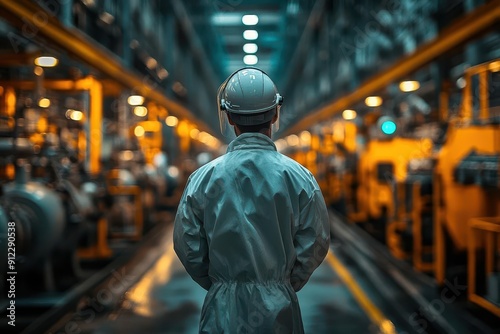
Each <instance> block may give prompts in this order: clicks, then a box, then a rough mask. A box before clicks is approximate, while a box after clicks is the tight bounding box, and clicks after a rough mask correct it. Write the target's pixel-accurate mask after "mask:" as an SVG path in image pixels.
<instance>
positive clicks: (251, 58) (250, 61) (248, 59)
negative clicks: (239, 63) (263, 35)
mask: <svg viewBox="0 0 500 334" xmlns="http://www.w3.org/2000/svg"><path fill="white" fill-rule="evenodd" d="M243 62H244V63H245V64H246V65H255V64H257V63H258V62H259V58H257V56H256V55H246V56H245V57H243Z"/></svg>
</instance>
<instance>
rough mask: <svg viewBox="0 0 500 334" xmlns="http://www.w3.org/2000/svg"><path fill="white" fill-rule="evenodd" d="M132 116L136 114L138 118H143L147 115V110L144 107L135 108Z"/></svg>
mask: <svg viewBox="0 0 500 334" xmlns="http://www.w3.org/2000/svg"><path fill="white" fill-rule="evenodd" d="M134 114H136V115H137V116H139V117H144V116H146V115H147V114H148V108H146V107H144V106H137V107H135V108H134Z"/></svg>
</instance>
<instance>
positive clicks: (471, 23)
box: [285, 0, 500, 134]
mask: <svg viewBox="0 0 500 334" xmlns="http://www.w3.org/2000/svg"><path fill="white" fill-rule="evenodd" d="M499 21H500V0H492V1H489V2H488V3H486V4H484V5H482V6H481V7H478V8H477V9H476V10H475V11H473V12H471V13H470V14H467V15H465V16H464V17H462V18H461V19H459V20H457V21H456V22H454V23H452V24H451V25H450V26H449V27H447V28H445V29H443V31H441V33H440V34H439V36H438V37H437V38H435V39H434V40H432V41H430V42H428V43H425V44H423V45H422V46H420V47H418V48H417V49H416V50H415V52H413V53H412V54H410V55H408V56H405V57H403V58H401V59H400V60H399V61H398V62H396V63H395V64H394V65H392V66H391V67H390V68H388V69H384V70H383V71H380V72H379V73H377V74H375V75H374V76H372V77H371V78H370V79H368V80H366V81H365V82H363V83H362V84H361V85H360V86H359V87H358V88H356V90H355V91H353V92H351V93H349V94H347V95H345V96H343V97H340V98H338V99H334V100H333V101H331V102H330V103H328V104H327V105H325V106H323V107H321V108H319V109H317V110H316V111H313V112H312V113H311V114H309V115H308V116H306V117H305V118H303V119H301V120H300V121H298V122H296V123H295V124H294V125H292V126H291V127H289V129H287V130H286V131H285V134H291V133H298V132H300V131H302V130H304V129H308V128H310V127H312V126H313V125H315V124H317V123H319V122H322V121H325V120H328V119H330V118H331V117H333V116H334V115H336V114H338V113H340V112H341V111H343V110H344V109H348V108H352V107H353V106H354V105H355V104H357V103H358V102H360V101H362V100H363V99H364V98H366V97H367V96H369V95H372V94H374V93H376V92H378V91H380V90H382V89H384V88H385V87H386V86H387V85H389V84H391V83H393V82H395V81H396V80H400V79H401V78H403V77H404V76H406V75H408V74H411V73H413V72H415V71H416V70H418V69H419V68H421V67H422V66H424V65H427V64H428V63H430V62H431V61H433V60H435V59H437V58H439V57H440V56H442V55H444V54H446V53H448V52H450V51H451V50H453V49H454V48H456V47H458V46H460V45H463V44H464V43H466V42H467V41H469V40H471V39H473V38H474V37H476V36H478V35H480V34H481V33H484V32H486V31H488V30H490V29H492V28H494V26H495V25H497V24H498V22H499Z"/></svg>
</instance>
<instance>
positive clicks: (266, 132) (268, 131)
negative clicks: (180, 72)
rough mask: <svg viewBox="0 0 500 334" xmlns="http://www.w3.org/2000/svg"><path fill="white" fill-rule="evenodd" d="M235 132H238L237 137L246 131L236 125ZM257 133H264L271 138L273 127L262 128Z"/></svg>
mask: <svg viewBox="0 0 500 334" xmlns="http://www.w3.org/2000/svg"><path fill="white" fill-rule="evenodd" d="M234 132H235V134H236V137H238V136H239V135H241V134H242V133H245V132H241V131H240V129H239V128H238V127H237V126H235V127H234ZM246 133H251V132H246ZM256 133H262V134H263V135H266V136H268V137H269V138H271V129H260V131H259V132H256Z"/></svg>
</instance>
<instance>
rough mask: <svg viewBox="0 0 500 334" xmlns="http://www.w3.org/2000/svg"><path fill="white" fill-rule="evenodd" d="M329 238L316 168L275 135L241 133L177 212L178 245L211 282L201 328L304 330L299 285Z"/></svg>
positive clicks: (200, 174) (201, 173) (201, 174)
mask: <svg viewBox="0 0 500 334" xmlns="http://www.w3.org/2000/svg"><path fill="white" fill-rule="evenodd" d="M329 238H330V228H329V223H328V214H327V210H326V206H325V202H324V199H323V196H322V194H321V191H320V189H319V187H318V184H317V183H316V180H315V179H314V177H313V175H312V174H311V173H310V172H309V171H308V170H307V169H305V168H304V167H302V166H301V165H300V164H298V163H297V162H295V161H293V160H292V159H290V158H288V157H286V156H284V155H282V154H281V153H279V152H277V151H276V147H275V145H274V143H273V142H272V141H271V139H270V138H269V137H267V136H265V135H263V134H260V133H244V134H242V135H240V136H239V137H237V138H236V139H235V140H233V141H232V142H231V144H230V145H229V147H228V150H227V154H225V155H223V156H221V157H219V158H218V159H215V160H213V161H212V162H210V163H208V164H206V165H204V166H202V167H201V168H199V169H198V170H196V171H195V172H194V173H193V174H192V175H191V176H190V178H189V180H188V183H187V185H186V189H185V190H184V194H183V196H182V199H181V201H180V204H179V208H178V211H177V215H176V218H175V224H174V248H175V251H176V253H177V255H178V257H179V259H180V260H181V262H182V263H183V265H184V267H185V268H186V270H187V272H188V273H189V275H191V277H192V278H193V279H194V280H195V281H196V282H197V283H198V284H199V285H201V286H202V287H203V288H205V289H207V290H208V293H207V296H206V298H205V302H204V305H203V309H202V314H201V323H200V333H210V334H215V333H227V334H232V333H259V334H266V333H303V332H304V330H303V326H302V319H301V314H300V308H299V304H298V301H297V296H296V294H295V292H296V291H299V290H300V289H301V288H302V287H303V286H304V284H305V283H306V282H307V280H308V279H309V277H310V276H311V274H312V272H313V271H314V270H315V269H316V268H317V267H318V266H319V265H320V264H321V262H322V261H323V259H324V257H325V255H326V253H327V251H328V247H329Z"/></svg>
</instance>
